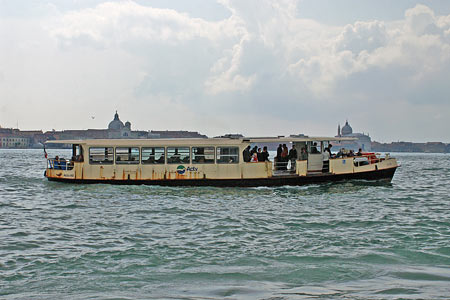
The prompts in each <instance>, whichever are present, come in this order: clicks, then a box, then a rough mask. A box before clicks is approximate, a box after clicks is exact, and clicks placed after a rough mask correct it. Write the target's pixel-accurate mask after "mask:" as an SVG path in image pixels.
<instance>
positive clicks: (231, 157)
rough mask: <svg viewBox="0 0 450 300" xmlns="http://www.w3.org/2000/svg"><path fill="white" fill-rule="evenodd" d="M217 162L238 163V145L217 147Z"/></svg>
mask: <svg viewBox="0 0 450 300" xmlns="http://www.w3.org/2000/svg"><path fill="white" fill-rule="evenodd" d="M217 163H219V164H237V163H239V147H217Z"/></svg>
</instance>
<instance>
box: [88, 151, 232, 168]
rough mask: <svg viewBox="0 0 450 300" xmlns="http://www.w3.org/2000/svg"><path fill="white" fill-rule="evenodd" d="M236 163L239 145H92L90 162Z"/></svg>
mask: <svg viewBox="0 0 450 300" xmlns="http://www.w3.org/2000/svg"><path fill="white" fill-rule="evenodd" d="M114 159H115V163H116V164H139V163H142V164H165V163H168V164H180V163H184V164H189V163H191V159H192V163H196V164H214V163H216V161H217V163H219V164H230V163H231V164H233V163H234V164H235V163H239V147H142V148H139V147H116V148H115V152H114V147H91V148H89V163H90V164H113V163H114Z"/></svg>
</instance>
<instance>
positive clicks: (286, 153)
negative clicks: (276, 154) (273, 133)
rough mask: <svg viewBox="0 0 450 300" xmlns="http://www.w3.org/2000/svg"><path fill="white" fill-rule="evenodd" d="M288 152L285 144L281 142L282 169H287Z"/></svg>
mask: <svg viewBox="0 0 450 300" xmlns="http://www.w3.org/2000/svg"><path fill="white" fill-rule="evenodd" d="M288 156H289V152H288V148H287V146H286V144H283V152H281V160H282V162H283V170H287V164H288V161H289V158H288Z"/></svg>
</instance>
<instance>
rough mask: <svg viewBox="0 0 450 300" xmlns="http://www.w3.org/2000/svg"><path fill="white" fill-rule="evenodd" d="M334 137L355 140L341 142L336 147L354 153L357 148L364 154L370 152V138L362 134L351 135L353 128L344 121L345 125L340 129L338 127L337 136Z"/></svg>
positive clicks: (339, 126)
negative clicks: (352, 139) (353, 139)
mask: <svg viewBox="0 0 450 300" xmlns="http://www.w3.org/2000/svg"><path fill="white" fill-rule="evenodd" d="M336 137H353V138H356V139H357V140H355V141H353V142H341V143H340V144H337V145H336V146H339V147H344V148H346V149H352V150H355V151H358V149H359V148H361V149H362V150H363V151H366V152H370V151H372V140H371V138H370V136H369V135H367V134H364V133H357V132H355V133H353V128H352V127H351V126H350V124H349V123H348V121H345V125H344V126H343V127H342V129H341V125H340V124H339V125H338V135H337V136H336ZM335 150H336V149H335Z"/></svg>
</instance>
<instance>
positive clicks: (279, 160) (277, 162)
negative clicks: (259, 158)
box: [275, 144, 283, 170]
mask: <svg viewBox="0 0 450 300" xmlns="http://www.w3.org/2000/svg"><path fill="white" fill-rule="evenodd" d="M281 152H283V147H282V146H281V144H279V145H278V148H277V157H276V161H275V170H278V169H279V168H280V163H281Z"/></svg>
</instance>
